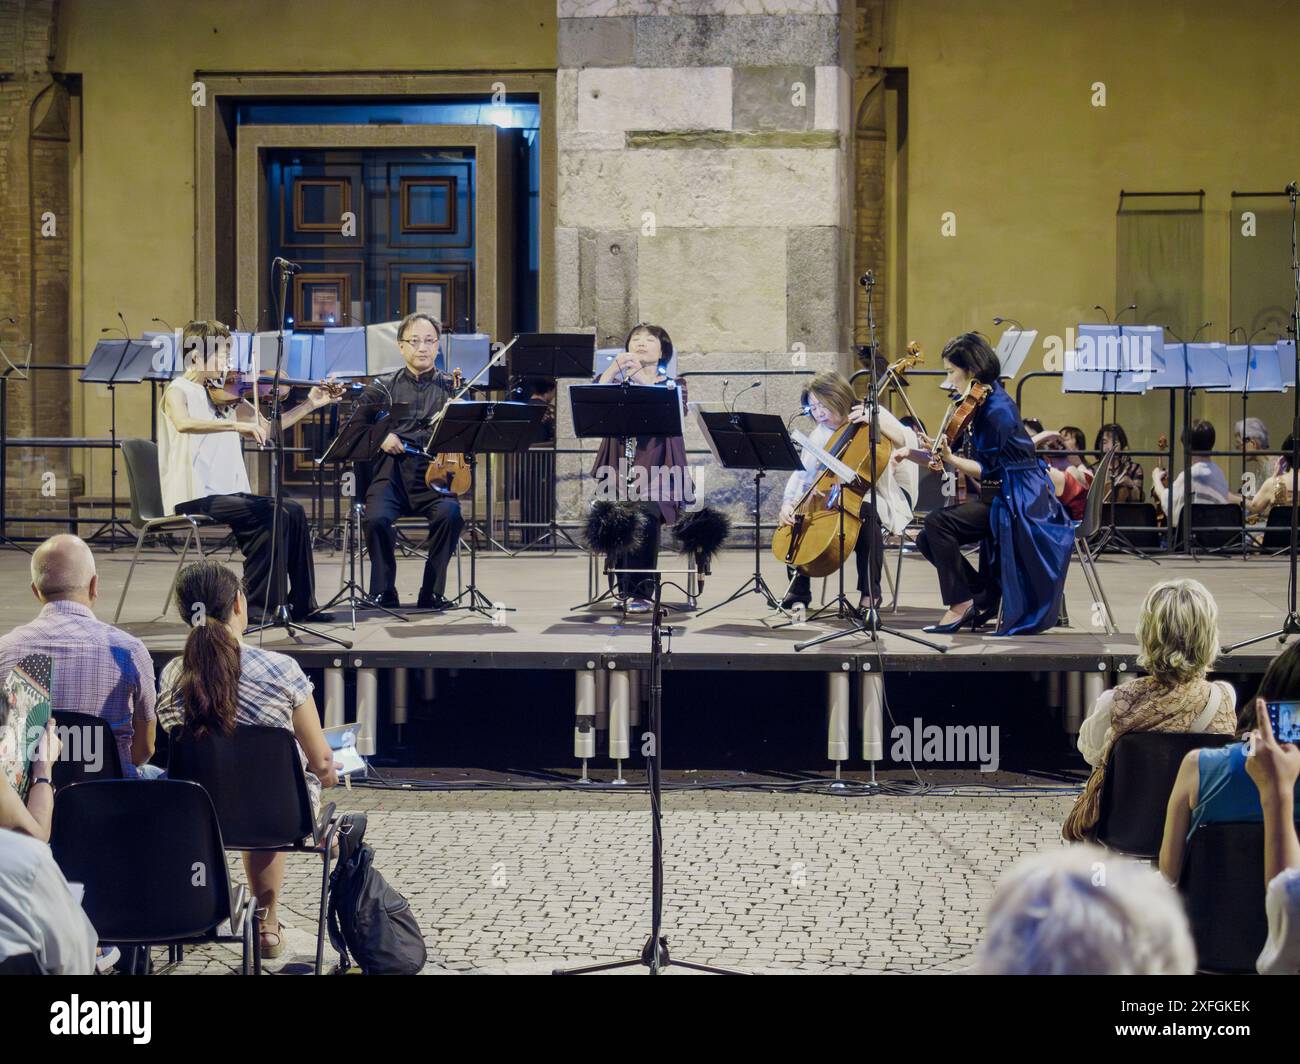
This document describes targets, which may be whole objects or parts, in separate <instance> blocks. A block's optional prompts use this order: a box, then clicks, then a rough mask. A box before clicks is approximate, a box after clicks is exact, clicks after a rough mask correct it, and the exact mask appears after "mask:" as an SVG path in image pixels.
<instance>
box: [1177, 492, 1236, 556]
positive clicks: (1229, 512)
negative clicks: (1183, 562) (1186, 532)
mask: <svg viewBox="0 0 1300 1064" xmlns="http://www.w3.org/2000/svg"><path fill="white" fill-rule="evenodd" d="M1186 520H1187V507H1186V506H1184V507H1183V508H1182V510H1181V512H1180V513H1179V514H1178V526H1177V528H1176V529H1175V530H1174V549H1175V550H1179V549H1181V547H1182V544H1183V525H1184V523H1185V522H1186ZM1243 527H1244V525H1243V518H1242V512H1241V505H1240V504H1239V503H1235V502H1197V503H1193V504H1192V544H1193V545H1194V546H1195V548H1196V549H1197V550H1201V551H1205V552H1207V553H1209V554H1223V553H1224V552H1226V551H1231V550H1234V549H1240V547H1241V536H1242V530H1243Z"/></svg>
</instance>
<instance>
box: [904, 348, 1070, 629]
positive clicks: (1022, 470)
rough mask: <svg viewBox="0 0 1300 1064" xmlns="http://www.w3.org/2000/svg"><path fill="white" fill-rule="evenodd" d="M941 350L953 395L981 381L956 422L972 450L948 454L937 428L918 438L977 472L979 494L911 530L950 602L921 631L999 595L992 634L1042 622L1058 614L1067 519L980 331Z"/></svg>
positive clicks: (989, 608)
mask: <svg viewBox="0 0 1300 1064" xmlns="http://www.w3.org/2000/svg"><path fill="white" fill-rule="evenodd" d="M942 358H943V368H944V370H945V371H946V372H947V374H948V376H947V378H946V379H945V381H944V385H945V387H948V388H949V389H951V390H953V391H955V392H956V393H957V394H958V395H959V396H970V395H973V393H975V392H979V391H983V390H984V389H987V395H986V396H985V397H984V398H983V399H982V400H980V401H979V403H978V405H976V406H975V408H974V410H973V412H972V413H971V414H970V417H969V420H968V421H967V427H966V428H964V429H963V430H962V433H964V432H969V433H970V440H971V449H972V457H970V458H965V457H962V456H959V455H956V454H954V453H953V441H952V439H951V438H950V437H949V435H948V434H946V433H945V432H944V431H943V430H941V431H939V432H938V433H936V438H935V439H934V440H930V439H929V438H923V439H922V443H923V445H924V446H925V447H927V448H928V449H929V450H930V451H931V453H932V454H933V455H934V458H935V460H936V464H939V463H942V466H943V467H947V468H948V469H951V470H952V471H954V472H955V474H956V475H957V476H969V477H974V478H975V479H977V480H979V481H980V495H979V497H978V498H974V499H971V500H969V501H967V502H965V503H962V504H961V505H959V506H949V507H945V508H942V509H938V510H932V511H931V512H930V513H929V514H928V515H927V516H926V519H925V527H924V529H922V531H921V534H920V536H918V537H917V541H916V543H917V546H918V547H919V548H920V550H921V553H922V554H923V555H925V557H926V558H927V559H928V560H929V561H930V562H931V563H932V564H933V565H934V567H935V568H936V569H937V570H938V571H939V589H940V592H941V594H942V596H943V601H944V605H946V606H947V607H948V610H947V612H946V613H945V614H944V617H943V619H942V620H941V621H940V622H939V623H938V624H935V625H930V626H929V627H927V628H926V631H929V632H955V631H957V630H958V629H960V628H962V627H965V626H969V627H971V628H972V629H976V628H978V627H979V626H980V625H981V624H983V623H984V622H985V621H987V620H989V619H990V618H991V617H992V616H993V615H994V614H995V613H996V612H997V609H998V602H999V599H1000V600H1001V601H1002V607H1003V608H1002V618H1001V623H1000V624H999V626H998V631H997V634H998V635H1018V634H1029V633H1032V632H1041V631H1043V630H1044V629H1046V628H1050V627H1052V626H1053V625H1054V624H1056V622H1057V619H1058V617H1059V614H1060V605H1061V596H1062V593H1063V591H1064V588H1065V575H1066V571H1067V569H1068V566H1069V563H1070V554H1071V552H1072V551H1073V549H1074V525H1073V522H1071V521H1070V519H1069V517H1068V516H1067V515H1066V513H1065V511H1064V509H1062V507H1061V504H1060V501H1059V500H1058V499H1057V497H1056V494H1055V492H1054V490H1053V488H1052V484H1051V482H1050V481H1049V480H1048V477H1047V472H1046V466H1045V464H1044V463H1043V461H1042V459H1041V458H1039V457H1038V456H1037V455H1036V454H1035V453H1034V444H1033V442H1032V441H1031V440H1030V438H1029V434H1028V433H1027V432H1026V431H1025V426H1024V423H1023V422H1022V421H1021V418H1020V411H1019V410H1018V409H1017V408H1016V404H1015V401H1014V400H1013V399H1012V398H1011V396H1010V395H1008V394H1007V392H1006V389H1004V388H1003V387H1002V384H1001V382H1000V381H999V380H998V377H999V375H1000V374H1001V371H1002V366H1001V363H999V361H998V356H997V355H996V354H994V353H993V350H992V348H990V347H989V344H988V341H987V340H986V339H985V338H984V337H983V336H981V335H980V334H979V333H963V334H962V335H960V336H956V337H954V338H953V339H951V340H949V341H948V345H947V346H946V347H945V348H944V349H943V356H942ZM976 385H983V386H984V388H983V389H981V388H978V387H974V386H976ZM962 433H959V435H960V434H962ZM971 543H979V544H980V567H979V569H978V570H976V569H975V567H974V566H972V565H971V564H970V562H969V561H967V560H966V558H965V556H964V555H963V554H962V551H961V549H962V547H963V546H966V545H968V544H971Z"/></svg>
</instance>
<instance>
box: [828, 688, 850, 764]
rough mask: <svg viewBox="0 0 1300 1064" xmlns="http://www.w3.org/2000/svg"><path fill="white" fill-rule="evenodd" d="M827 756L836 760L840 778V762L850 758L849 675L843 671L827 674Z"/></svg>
mask: <svg viewBox="0 0 1300 1064" xmlns="http://www.w3.org/2000/svg"><path fill="white" fill-rule="evenodd" d="M826 687H827V691H826V695H827V697H826V757H827V758H828V759H829V760H831V761H834V762H835V778H836V779H839V778H840V763H841V762H843V761H847V760H848V759H849V712H850V699H849V677H848V674H847V673H843V672H829V673H827V674H826Z"/></svg>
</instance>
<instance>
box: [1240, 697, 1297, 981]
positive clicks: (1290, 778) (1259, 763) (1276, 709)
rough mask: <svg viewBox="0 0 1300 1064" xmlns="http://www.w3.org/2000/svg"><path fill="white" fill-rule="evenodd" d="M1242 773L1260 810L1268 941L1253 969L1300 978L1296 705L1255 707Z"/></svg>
mask: <svg viewBox="0 0 1300 1064" xmlns="http://www.w3.org/2000/svg"><path fill="white" fill-rule="evenodd" d="M1255 714H1256V719H1257V720H1258V721H1259V727H1258V728H1256V729H1255V730H1254V731H1253V732H1251V733H1250V752H1249V754H1248V755H1247V757H1246V773H1247V774H1248V775H1249V776H1250V778H1251V779H1252V780H1254V781H1255V786H1256V787H1257V788H1259V804H1260V807H1261V808H1262V809H1263V810H1264V910H1265V912H1266V913H1267V915H1268V940H1267V941H1266V942H1265V944H1264V949H1263V950H1262V951H1261V952H1260V955H1259V960H1258V961H1256V962H1255V967H1256V969H1257V970H1258V972H1259V974H1260V975H1295V974H1297V973H1300V834H1297V831H1296V824H1295V806H1296V801H1295V790H1296V780H1297V779H1300V746H1297V745H1296V742H1297V739H1300V702H1296V701H1288V702H1273V703H1266V702H1264V701H1263V700H1262V699H1261V700H1259V701H1257V702H1256V705H1255Z"/></svg>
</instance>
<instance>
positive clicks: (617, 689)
mask: <svg viewBox="0 0 1300 1064" xmlns="http://www.w3.org/2000/svg"><path fill="white" fill-rule="evenodd" d="M631 691H632V683H631V678H630V676H629V674H628V672H627V670H625V669H620V670H617V671H615V672H611V673H610V674H609V756H610V758H611V760H613V762H614V768H615V773H614V782H615V783H626V782H627V781H626V780H624V779H623V762H624V761H625V760H626V759H627V755H628V718H629V715H630V712H631Z"/></svg>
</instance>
